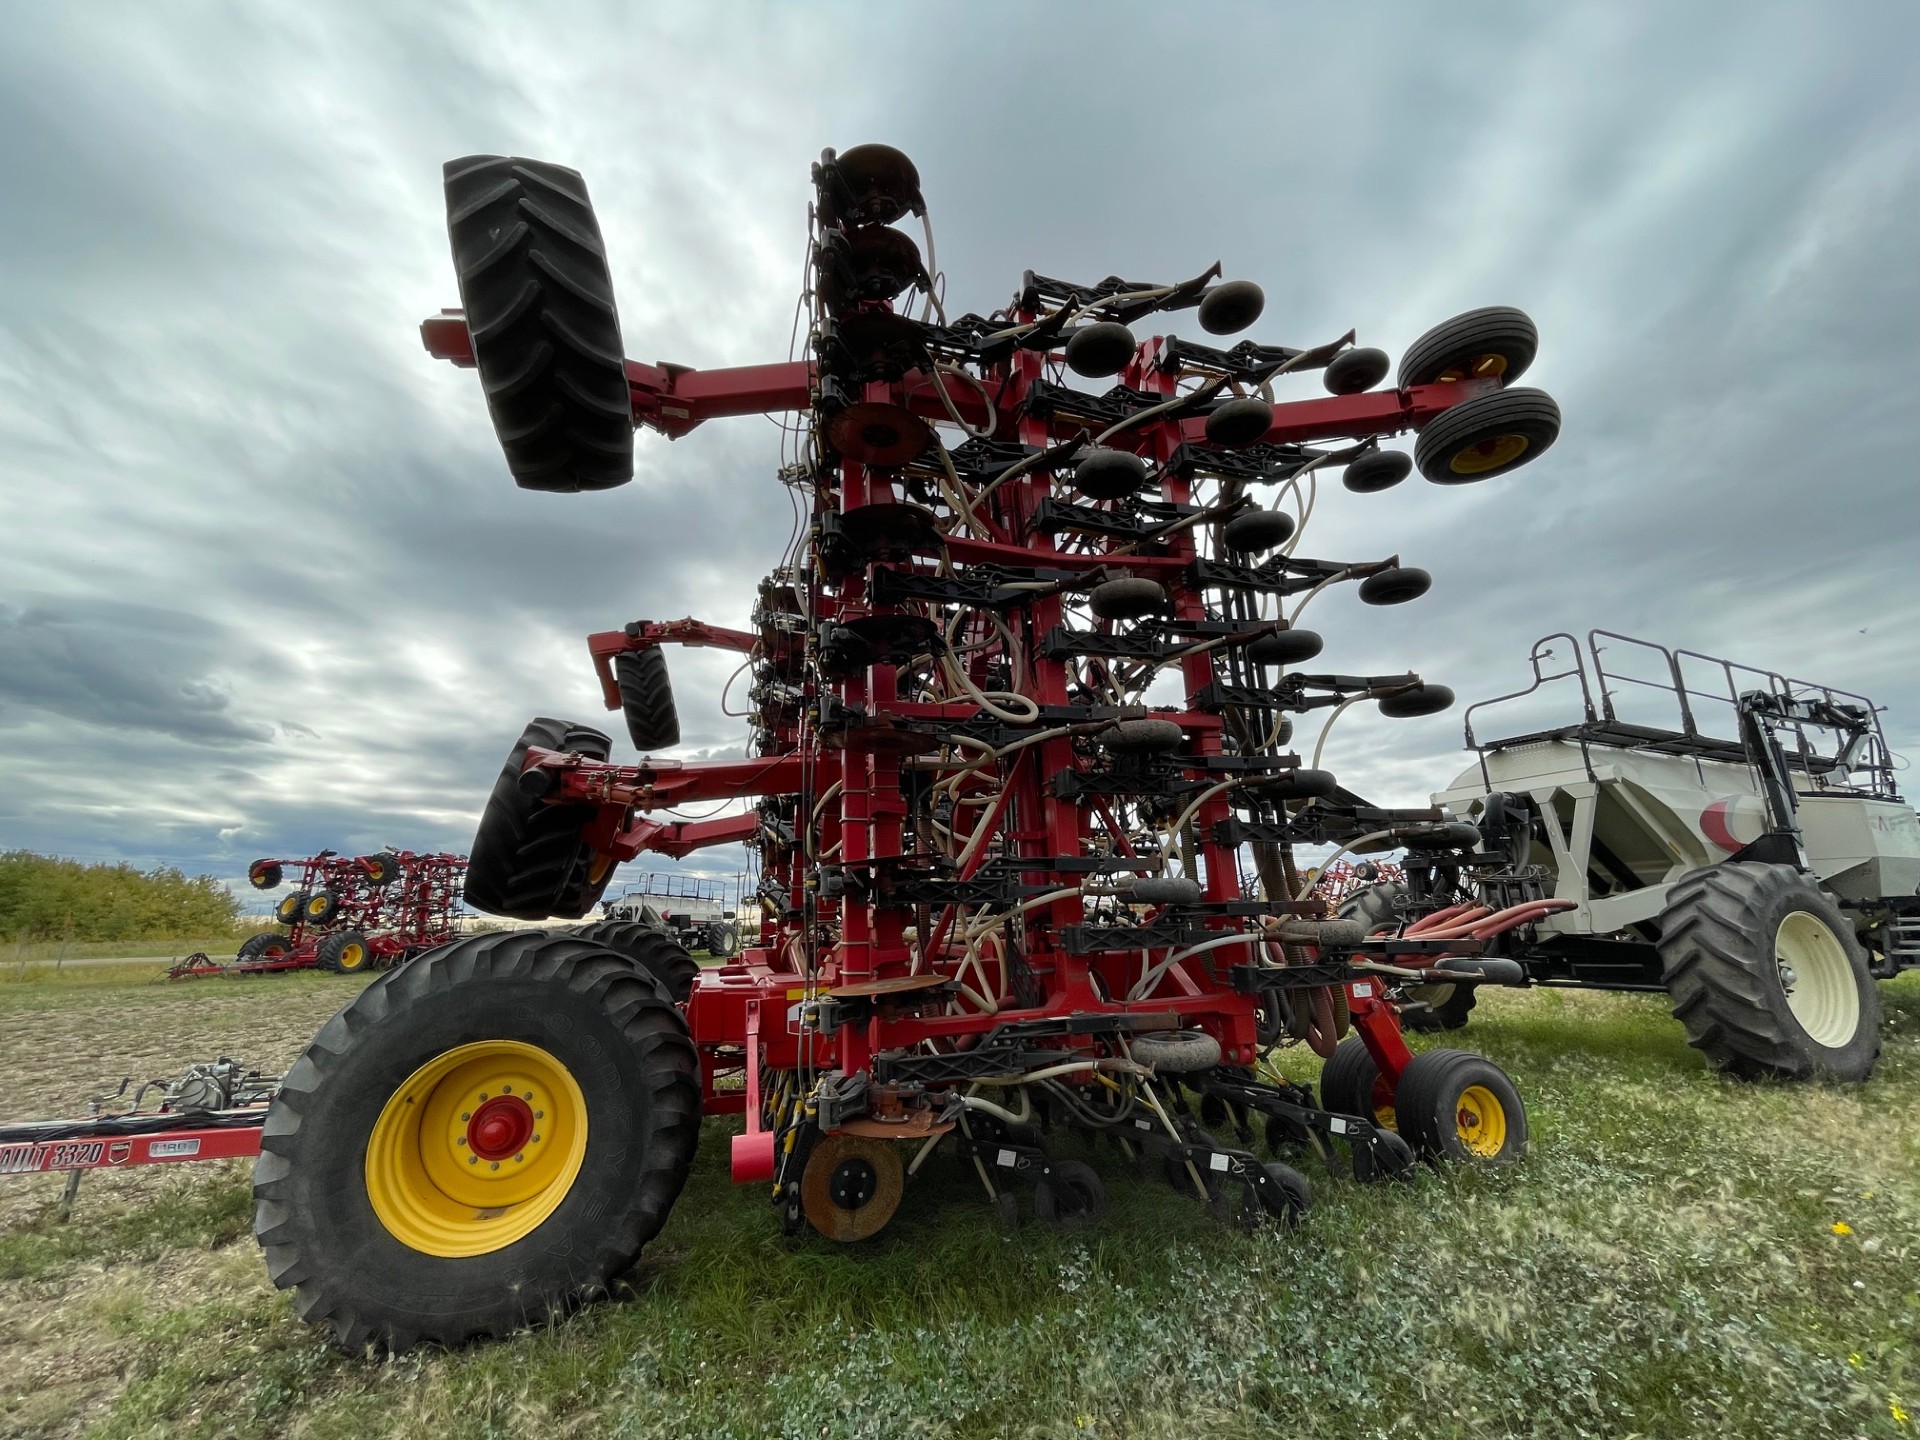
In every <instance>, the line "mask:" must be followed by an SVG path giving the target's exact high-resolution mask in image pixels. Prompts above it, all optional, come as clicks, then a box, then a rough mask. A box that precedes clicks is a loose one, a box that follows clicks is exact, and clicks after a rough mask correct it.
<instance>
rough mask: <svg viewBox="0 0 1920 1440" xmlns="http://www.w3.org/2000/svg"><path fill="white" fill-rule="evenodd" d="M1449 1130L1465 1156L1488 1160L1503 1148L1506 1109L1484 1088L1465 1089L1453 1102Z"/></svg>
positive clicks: (1476, 1086)
mask: <svg viewBox="0 0 1920 1440" xmlns="http://www.w3.org/2000/svg"><path fill="white" fill-rule="evenodd" d="M1453 1129H1454V1133H1455V1134H1456V1135H1458V1136H1459V1137H1460V1143H1461V1144H1462V1145H1464V1146H1465V1147H1466V1150H1467V1153H1468V1154H1469V1155H1474V1156H1477V1157H1478V1158H1480V1159H1482V1160H1491V1159H1493V1158H1494V1157H1495V1156H1496V1155H1498V1154H1499V1153H1500V1152H1501V1151H1502V1150H1504V1149H1506V1148H1507V1107H1506V1106H1504V1105H1502V1104H1501V1103H1500V1097H1499V1096H1498V1095H1495V1094H1494V1093H1493V1091H1491V1090H1489V1089H1488V1088H1487V1087H1486V1086H1484V1085H1469V1086H1468V1087H1467V1088H1466V1089H1465V1090H1463V1091H1461V1093H1460V1098H1459V1099H1458V1100H1457V1101H1455V1102H1454V1107H1453Z"/></svg>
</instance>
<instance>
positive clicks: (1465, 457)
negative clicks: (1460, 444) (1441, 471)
mask: <svg viewBox="0 0 1920 1440" xmlns="http://www.w3.org/2000/svg"><path fill="white" fill-rule="evenodd" d="M1531 443H1532V442H1531V441H1529V440H1528V439H1527V437H1526V436H1524V435H1514V434H1506V435H1494V436H1491V437H1489V438H1488V439H1485V440H1482V441H1479V442H1478V443H1477V444H1473V445H1469V446H1467V447H1466V448H1465V449H1463V450H1461V451H1460V452H1459V453H1457V454H1456V455H1455V456H1454V457H1453V459H1451V460H1449V461H1448V462H1447V468H1448V469H1449V470H1451V471H1453V473H1454V474H1456V475H1484V474H1486V472H1487V471H1489V470H1498V469H1499V468H1500V467H1501V466H1502V465H1511V464H1512V463H1513V462H1514V461H1516V460H1518V459H1519V458H1520V457H1521V456H1522V455H1524V454H1526V453H1527V446H1528V445H1530V444H1531Z"/></svg>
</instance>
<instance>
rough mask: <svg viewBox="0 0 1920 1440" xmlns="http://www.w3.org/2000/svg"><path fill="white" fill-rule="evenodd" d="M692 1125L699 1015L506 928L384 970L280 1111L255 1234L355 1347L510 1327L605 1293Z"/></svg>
mask: <svg viewBox="0 0 1920 1440" xmlns="http://www.w3.org/2000/svg"><path fill="white" fill-rule="evenodd" d="M699 1133H700V1084H699V1065H698V1060H697V1058H696V1056H695V1052H694V1047H693V1043H692V1041H691V1040H690V1039H689V1038H688V1035H687V1028H686V1022H685V1021H684V1020H683V1019H682V1018H681V1016H680V1014H679V1012H678V1011H677V1010H676V1009H675V1008H674V1006H673V1003H672V1001H671V1000H670V999H668V997H667V996H666V995H665V994H664V993H663V992H662V991H661V989H660V988H659V986H658V985H656V984H655V983H654V982H653V981H652V980H651V979H650V978H649V977H647V976H646V975H643V974H641V973H639V972H638V971H636V970H635V969H634V967H633V966H632V965H631V964H629V963H628V962H627V961H626V960H624V959H622V958H621V957H619V956H617V955H614V954H612V953H610V952H609V951H607V950H606V949H604V948H602V947H600V946H597V945H592V944H589V943H587V942H585V941H582V940H578V939H575V938H574V937H573V936H571V935H557V934H547V933H544V932H540V931H512V932H508V933H505V934H497V935H477V936H473V937H471V938H468V939H465V940H458V941H455V942H454V943H453V944H451V945H443V946H441V947H439V948H438V949H435V950H430V951H428V952H426V953H425V954H423V955H421V956H419V957H418V958H416V959H415V960H414V961H413V962H412V963H410V964H408V965H405V966H402V967H401V968H399V969H397V970H391V971H388V972H387V973H386V974H384V975H382V976H381V977H380V978H379V979H377V980H375V981H374V982H373V983H372V984H371V985H369V986H367V988H366V989H364V990H362V991H361V992H360V994H359V995H357V996H356V997H355V998H354V999H353V1000H352V1001H350V1002H349V1003H348V1004H347V1006H346V1008H345V1009H343V1010H342V1011H341V1012H340V1013H339V1014H338V1015H336V1016H335V1017H334V1018H333V1019H332V1020H330V1021H328V1022H327V1024H326V1025H325V1026H324V1027H323V1028H322V1029H321V1031H320V1033H319V1035H317V1036H316V1037H315V1038H314V1041H313V1043H312V1044H311V1045H310V1046H308V1047H307V1051H306V1054H305V1055H304V1056H302V1058H301V1059H300V1060H299V1061H298V1062H297V1063H296V1064H295V1065H294V1067H293V1069H292V1070H291V1071H289V1072H288V1075H287V1078H286V1079H285V1080H284V1081H283V1082H282V1084H281V1088H280V1092H279V1095H278V1096H277V1098H276V1099H275V1100H274V1102H273V1106H272V1108H271V1109H270V1110H269V1111H268V1113H267V1119H266V1125H265V1130H264V1133H263V1136H262V1141H261V1154H260V1159H259V1161H258V1163H257V1164H256V1165H255V1167H254V1174H253V1193H254V1235H255V1237H256V1238H257V1239H258V1240H259V1241H260V1244H261V1246H262V1247H263V1248H264V1249H265V1251H266V1261H267V1270H268V1274H269V1275H270V1276H271V1278H272V1280H273V1283H274V1284H275V1285H276V1286H278V1287H280V1288H281V1289H292V1290H294V1291H295V1294H296V1299H295V1308H296V1310H297V1312H298V1314H299V1315H300V1318H301V1319H303V1320H306V1321H309V1322H321V1321H324V1322H326V1323H327V1324H328V1325H330V1326H331V1327H332V1330H333V1333H334V1336H335V1338H336V1339H337V1340H338V1341H339V1343H340V1344H341V1345H342V1346H344V1347H345V1348H347V1349H349V1350H355V1351H358V1350H361V1349H364V1348H366V1347H369V1346H371V1347H373V1348H375V1349H380V1350H392V1351H401V1350H405V1349H408V1348H410V1347H411V1346H413V1345H416V1344H420V1343H434V1344H443V1345H458V1344H462V1343H465V1342H467V1341H470V1340H474V1339H477V1338H479V1337H481V1336H489V1335H492V1336H498V1335H506V1334H509V1333H511V1332H512V1331H515V1330H518V1329H521V1328H522V1327H524V1326H527V1325H538V1324H542V1323H545V1322H546V1321H547V1320H549V1319H550V1318H552V1317H553V1316H556V1315H562V1314H565V1313H566V1312H567V1311H569V1310H571V1309H573V1308H574V1307H575V1306H577V1305H579V1304H581V1303H582V1302H584V1301H587V1300H589V1299H593V1298H595V1297H597V1296H600V1295H603V1294H605V1293H606V1290H607V1287H608V1285H609V1283H610V1282H611V1281H612V1280H613V1278H614V1277H615V1276H617V1275H619V1274H621V1273H622V1272H623V1271H625V1270H626V1269H628V1268H629V1267H630V1266H631V1265H632V1264H633V1261H634V1259H635V1257H637V1256H638V1254H639V1253H640V1250H641V1247H642V1246H644V1245H645V1244H646V1243H647V1242H648V1241H649V1240H651V1239H652V1238H653V1237H654V1236H655V1235H656V1234H658V1233H659V1230H660V1227H661V1226H662V1225H663V1224H665V1223H666V1219H667V1213H668V1211H669V1210H670V1209H671V1208H672V1206H673V1202H674V1200H675V1199H676V1198H677V1197H678V1195H679V1193H680V1189H681V1186H682V1185H683V1184H684V1183H685V1181H686V1177H687V1171H688V1169H689V1167H690V1166H691V1164H692V1162H693V1155H694V1150H695V1147H696V1146H697V1144H698V1141H699Z"/></svg>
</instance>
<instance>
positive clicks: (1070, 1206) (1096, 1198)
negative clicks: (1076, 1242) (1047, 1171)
mask: <svg viewBox="0 0 1920 1440" xmlns="http://www.w3.org/2000/svg"><path fill="white" fill-rule="evenodd" d="M1051 1168H1052V1171H1053V1173H1052V1174H1051V1175H1045V1176H1042V1177H1041V1178H1040V1179H1039V1180H1038V1181H1036V1182H1035V1183H1034V1187H1033V1216H1034V1218H1035V1219H1036V1220H1038V1221H1039V1222H1040V1223H1041V1224H1043V1225H1051V1226H1052V1227H1053V1228H1054V1229H1056V1230H1078V1229H1081V1228H1082V1227H1084V1226H1087V1225H1091V1224H1092V1223H1093V1222H1094V1221H1095V1220H1097V1219H1099V1218H1100V1216H1101V1215H1103V1214H1105V1213H1106V1209H1107V1187H1106V1185H1105V1183H1104V1182H1103V1181H1102V1180H1101V1179H1100V1176H1099V1173H1098V1172H1097V1171H1095V1170H1094V1168H1093V1167H1092V1166H1091V1165H1088V1164H1085V1163H1084V1162H1082V1161H1079V1160H1056V1161H1054V1162H1053V1164H1052V1167H1051Z"/></svg>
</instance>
